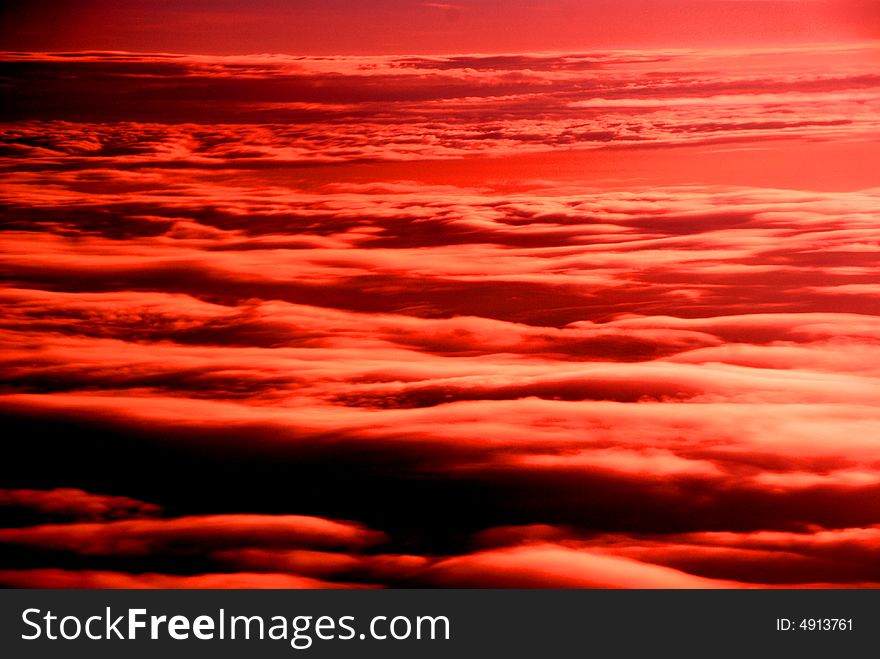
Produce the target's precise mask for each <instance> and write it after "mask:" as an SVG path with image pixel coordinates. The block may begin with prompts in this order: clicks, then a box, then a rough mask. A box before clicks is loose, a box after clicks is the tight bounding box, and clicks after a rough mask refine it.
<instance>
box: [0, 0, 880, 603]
mask: <svg viewBox="0 0 880 659" xmlns="http://www.w3.org/2000/svg"><path fill="white" fill-rule="evenodd" d="M876 8H877V3H876V2H849V1H841V2H831V1H828V2H819V1H817V2H811V1H809V0H804V1H803V2H801V1H798V0H791V1H788V2H782V1H773V0H768V1H759V0H754V1H750V0H737V1H724V0H705V1H702V0H701V1H700V2H696V1H692V0H669V1H668V2H659V1H658V2H649V1H647V0H646V1H644V2H638V1H635V0H632V1H628V2H624V1H618V2H614V3H612V2H603V1H598V2H590V3H586V2H583V3H579V2H541V3H538V2H513V1H511V2H503V3H502V2H479V3H478V2H460V3H449V4H447V3H430V2H429V3H415V2H408V3H404V2H391V1H388V0H379V1H377V2H369V3H367V2H338V1H329V2H320V3H319V2H314V3H312V2H280V1H279V2H255V3H249V4H247V5H244V4H242V3H232V2H213V3H195V2H187V1H182V2H171V1H169V2H150V3H144V2H138V3H134V2H77V3H68V2H53V3H42V2H29V3H16V2H12V3H5V4H4V6H3V9H2V12H3V17H2V20H3V23H4V30H3V31H2V36H0V47H2V48H5V49H6V50H7V52H5V53H3V54H2V55H0V59H2V63H0V66H2V71H3V76H2V81H0V84H2V86H3V95H4V103H3V105H2V107H0V122H2V123H0V177H2V180H0V219H2V223H0V276H2V277H3V284H2V287H0V304H2V306H3V309H4V313H3V315H2V317H0V371H2V382H0V410H2V419H0V420H2V423H3V428H4V431H5V434H6V435H7V437H8V438H9V439H7V441H6V444H5V454H4V456H3V459H2V460H0V585H2V586H14V587H18V586H35V587H50V588H90V587H92V588H112V587H131V588H135V587H138V588H140V587H144V588H150V587H181V588H218V587H276V588H293V587H301V588H325V587H326V588H334V587H369V588H374V587H399V586H402V587H459V586H460V587H527V588H531V587H603V588H604V587H608V588H670V587H671V588H704V587H730V588H753V587H759V588H778V587H835V588H838V587H840V588H843V587H847V588H849V587H854V588H860V587H875V588H876V587H878V586H880V568H878V566H880V445H878V442H877V437H880V411H878V407H877V401H878V400H880V284H878V281H880V279H878V276H880V229H878V225H877V215H878V211H880V174H878V171H877V168H876V167H875V166H874V165H875V163H876V162H877V161H878V155H880V154H878V145H880V140H878V137H880V74H878V68H877V63H878V61H877V53H878V49H877V48H878V47H877V44H876V42H873V41H871V39H872V38H876V37H877V36H878V35H877V34H876V32H875V28H876V20H875V19H876Z"/></svg>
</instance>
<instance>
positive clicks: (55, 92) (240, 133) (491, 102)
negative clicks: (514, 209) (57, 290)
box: [4, 47, 880, 167]
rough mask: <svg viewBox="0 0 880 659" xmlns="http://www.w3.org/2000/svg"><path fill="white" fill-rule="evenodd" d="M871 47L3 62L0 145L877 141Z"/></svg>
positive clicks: (369, 146)
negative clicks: (869, 137) (5, 91)
mask: <svg viewBox="0 0 880 659" xmlns="http://www.w3.org/2000/svg"><path fill="white" fill-rule="evenodd" d="M872 53H873V49H872V48H870V47H865V48H861V49H860V48H852V47H845V48H841V47H838V48H830V47H826V48H820V49H818V53H817V52H815V51H805V50H804V49H797V48H794V49H789V50H785V49H780V50H776V51H760V50H756V51H753V52H751V51H749V52H746V53H743V52H736V53H732V52H728V51H675V50H667V51H656V52H653V53H652V52H650V51H647V52H632V51H620V52H615V53H559V54H516V55H496V56H487V55H467V56H458V57H433V58H427V57H409V58H403V57H323V58H315V57H311V58H309V57H282V56H262V57H238V58H236V57H187V56H179V55H134V54H125V53H92V54H79V55H76V54H74V55H70V54H52V53H44V54H32V55H19V54H7V55H6V58H5V60H6V61H5V68H6V70H7V71H8V80H9V83H8V84H9V85H10V87H11V90H12V92H13V93H12V94H11V97H10V102H9V103H8V104H7V105H6V108H5V110H4V116H5V118H6V119H12V120H16V121H19V122H21V121H22V120H30V122H28V121H25V122H24V123H18V124H16V125H14V126H13V127H10V128H7V130H6V131H5V134H4V144H5V147H4V148H5V150H6V152H7V153H8V154H9V155H11V156H23V157H25V158H28V157H31V158H35V159H37V160H38V161H41V162H45V163H48V162H52V161H53V160H54V161H55V162H58V159H59V158H60V159H62V160H63V161H64V162H65V163H67V164H68V165H70V164H74V163H78V162H81V161H87V162H90V163H92V166H95V165H96V164H99V163H108V164H112V165H119V164H123V163H128V164H134V163H140V164H145V163H149V162H152V163H164V162H168V161H172V162H175V163H178V164H180V163H182V162H184V161H186V162H189V163H191V164H192V165H194V166H198V165H201V166H227V167H228V166H246V165H251V166H266V165H267V164H273V163H274V164H279V163H303V162H305V163H314V162H323V163H338V162H352V161H354V162H357V161H376V160H380V161H381V160H392V161H398V160H404V161H406V160H424V159H438V158H439V159H451V158H460V157H462V156H473V155H506V154H510V153H519V154H521V153H528V152H539V151H542V150H547V149H549V148H564V149H571V148H596V147H599V146H603V145H607V144H614V145H620V146H638V145H645V144H655V145H657V144H659V145H669V144H696V143H704V142H718V141H723V142H728V141H750V140H754V139H756V138H761V137H767V136H772V137H779V136H789V137H796V136H810V137H814V138H821V139H829V140H831V139H837V138H840V137H841V136H843V135H852V134H857V133H875V132H876V131H877V128H878V126H877V119H876V117H877V107H876V102H877V93H876V92H877V87H878V83H880V78H878V76H877V75H876V73H875V70H874V66H873V65H874V60H873V55H872ZM719 71H724V73H719ZM829 71H833V73H829ZM34 80H39V84H33V81H34ZM145 80H146V81H147V82H146V83H145ZM71 85H73V86H74V87H75V89H72V88H71ZM84 86H85V87H87V88H84ZM111 90H112V93H111ZM107 94H111V95H110V96H107V97H106V98H104V96H105V95H107ZM34 119H41V120H48V121H53V123H52V124H49V126H51V130H48V131H47V130H44V127H43V126H42V125H41V124H39V123H33V121H32V120H34ZM70 121H75V122H78V123H75V124H71V123H69V122H70ZM107 122H120V123H112V124H108V123H107ZM167 122H173V123H174V124H175V125H174V126H166V125H163V124H165V123H167ZM90 124H91V125H90ZM94 124H99V125H94ZM206 124H220V125H213V126H212V125H206Z"/></svg>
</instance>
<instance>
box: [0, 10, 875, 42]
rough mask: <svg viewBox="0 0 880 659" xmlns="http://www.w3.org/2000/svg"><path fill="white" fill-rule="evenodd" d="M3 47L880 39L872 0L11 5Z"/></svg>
mask: <svg viewBox="0 0 880 659" xmlns="http://www.w3.org/2000/svg"><path fill="white" fill-rule="evenodd" d="M3 4H4V8H3V10H2V12H3V24H4V26H5V29H4V30H3V32H2V36H0V48H2V49H5V50H67V51H70V50H93V49H97V50H128V51H139V52H186V53H202V54H216V55H230V54H250V53H264V52H282V53H291V54H308V55H313V54H322V55H339V54H355V55H365V54H376V55H386V54H408V53H414V54H435V53H458V52H464V53H468V52H489V53H497V52H522V51H535V50H578V49H583V48H644V47H690V46H700V47H706V46H713V47H717V46H729V45H739V46H741V45H746V44H748V45H755V44H763V45H774V44H776V45H778V44H788V45H791V44H796V43H801V44H802V43H817V42H829V41H848V40H859V39H866V38H875V37H877V36H878V20H880V16H878V9H877V2H876V1H875V0H590V2H577V1H576V0H460V1H458V2H448V3H447V2H428V1H424V2H421V1H418V0H371V1H370V2H362V1H359V0H294V1H286V0H255V1H253V2H248V3H247V7H246V8H245V7H244V6H243V5H242V3H241V2H238V1H236V0H212V1H206V0H149V1H144V0H76V1H74V0H61V1H57V0H53V1H40V0H28V1H18V0H10V1H9V2H5V3H3Z"/></svg>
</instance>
